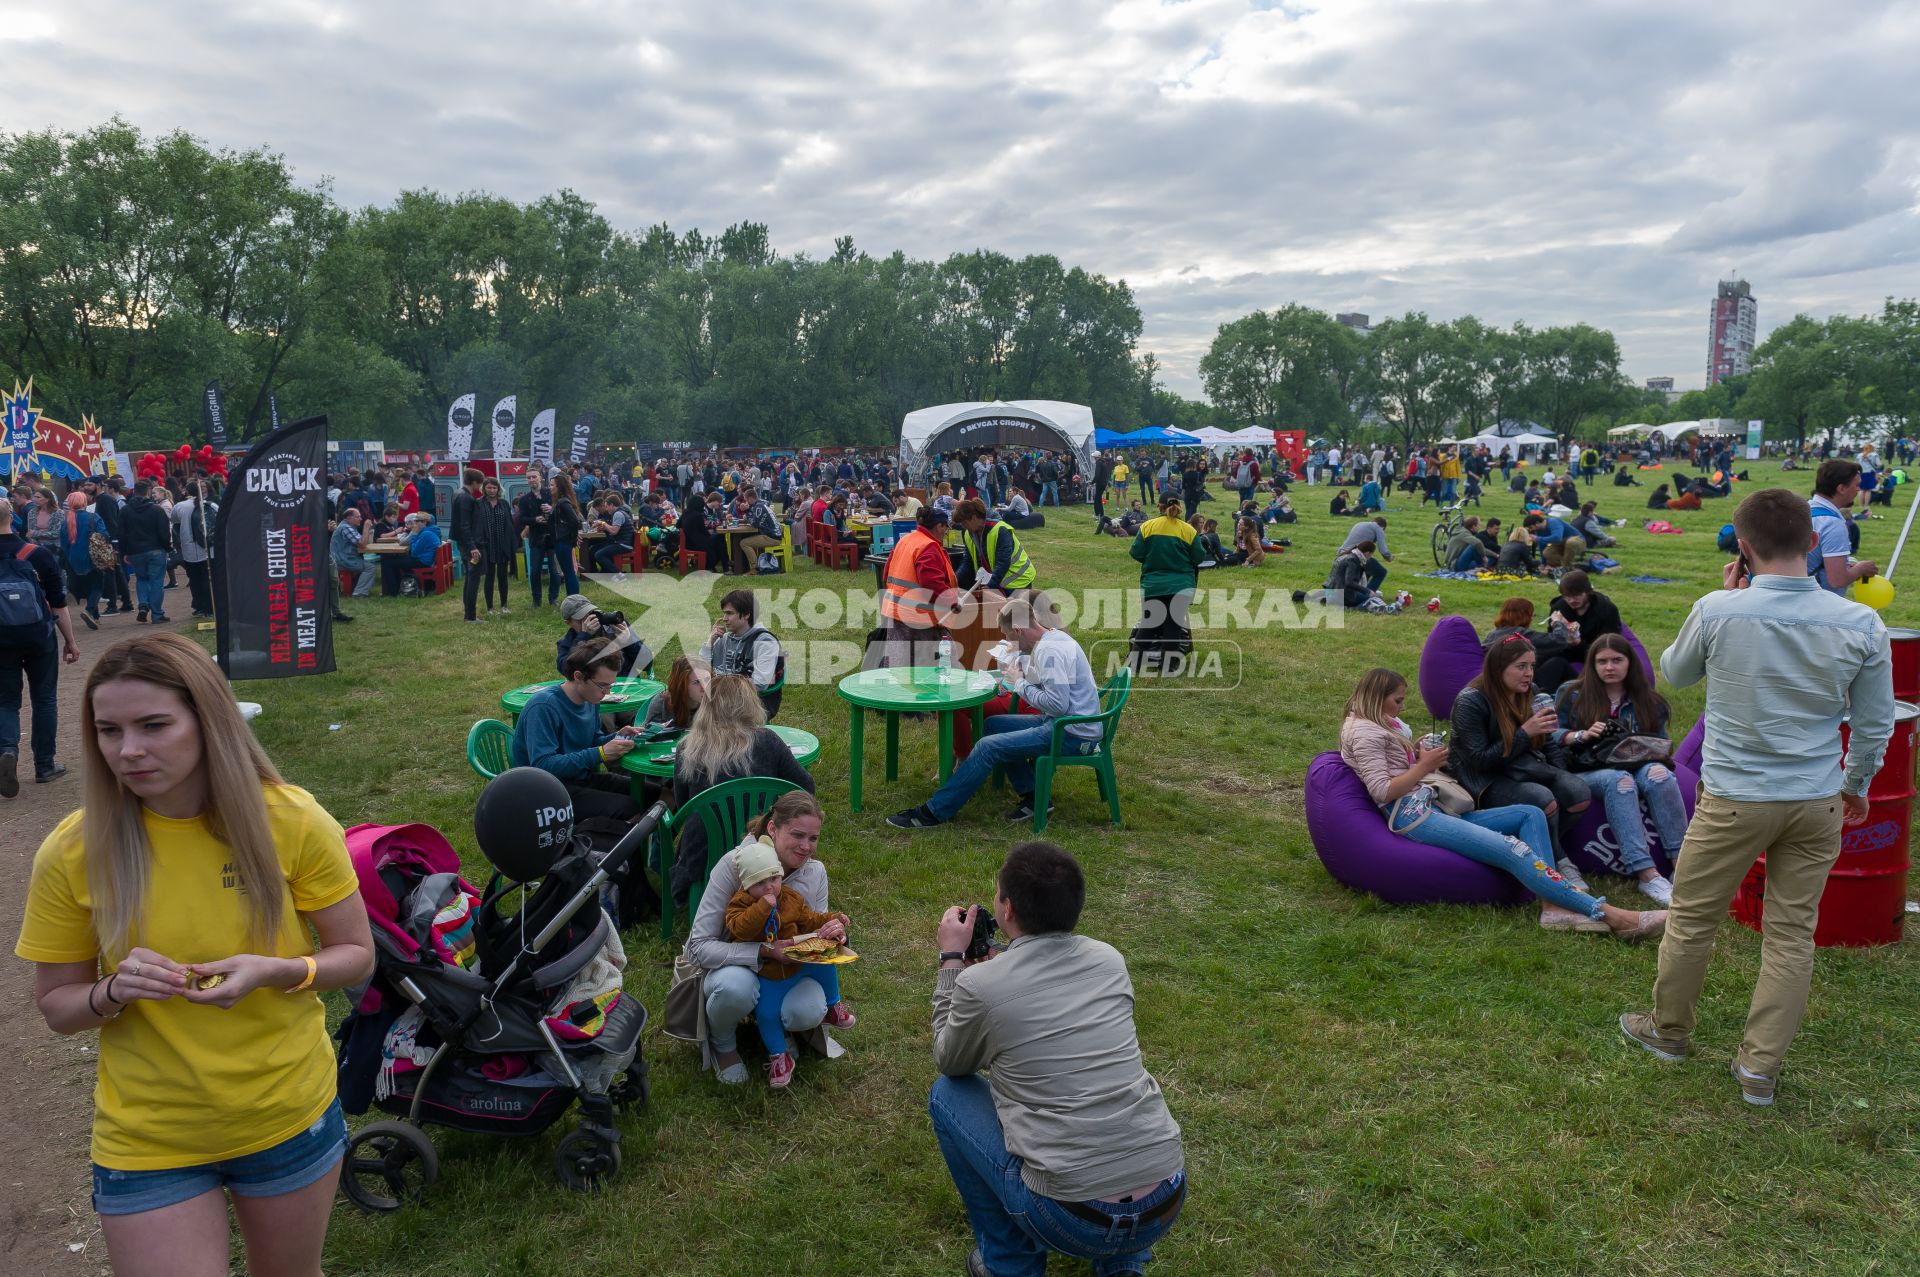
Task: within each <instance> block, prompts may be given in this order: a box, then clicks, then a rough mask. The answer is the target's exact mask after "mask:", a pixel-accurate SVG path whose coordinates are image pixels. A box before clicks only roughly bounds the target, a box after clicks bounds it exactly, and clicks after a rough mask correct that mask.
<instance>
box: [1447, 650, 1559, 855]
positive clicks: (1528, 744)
mask: <svg viewBox="0 0 1920 1277" xmlns="http://www.w3.org/2000/svg"><path fill="white" fill-rule="evenodd" d="M1534 662H1535V657H1534V651H1533V644H1532V642H1530V641H1529V640H1528V637H1527V635H1526V633H1525V632H1524V631H1516V632H1514V633H1511V634H1508V635H1507V636H1506V637H1505V638H1503V639H1501V640H1500V641H1499V642H1497V643H1495V644H1494V645H1493V646H1492V647H1489V648H1488V649H1487V655H1486V658H1485V660H1484V661H1483V662H1482V663H1481V666H1480V677H1478V678H1476V679H1474V680H1473V682H1471V683H1468V684H1467V685H1466V686H1465V687H1464V688H1462V689H1461V691H1460V695H1458V696H1456V697H1454V700H1453V746H1454V752H1453V756H1452V758H1451V759H1450V760H1449V763H1448V769H1449V770H1450V771H1452V773H1453V774H1454V777H1455V778H1456V779H1458V780H1459V782H1460V783H1461V784H1462V785H1464V786H1466V790H1467V792H1468V793H1469V794H1472V795H1473V800H1474V804H1475V805H1476V806H1479V807H1504V806H1506V805H1507V804H1509V803H1525V804H1527V805H1529V806H1533V807H1538V808H1539V809H1540V810H1541V811H1543V812H1545V813H1546V815H1547V817H1548V822H1549V823H1548V832H1549V834H1550V835H1551V836H1552V847H1553V861H1554V864H1555V866H1556V867H1557V868H1558V869H1559V870H1560V874H1561V876H1562V877H1565V878H1572V879H1575V880H1576V881H1577V880H1579V878H1580V871H1579V870H1578V869H1575V868H1574V867H1573V864H1572V862H1570V861H1569V860H1568V859H1567V856H1566V852H1565V851H1564V850H1562V848H1561V838H1562V836H1563V835H1565V834H1566V833H1568V832H1569V831H1571V830H1572V829H1573V827H1574V825H1575V824H1577V823H1578V821H1577V820H1576V817H1577V816H1578V815H1579V813H1581V812H1583V811H1585V810H1586V809H1587V808H1588V807H1589V806H1591V805H1592V803H1593V800H1592V799H1591V798H1590V797H1588V796H1587V784H1586V782H1585V781H1583V780H1581V779H1580V778H1579V777H1578V776H1575V775H1574V774H1573V773H1572V772H1569V771H1568V770H1566V766H1565V763H1566V755H1565V753H1564V752H1563V750H1562V749H1561V746H1560V743H1559V740H1560V737H1561V735H1562V732H1561V729H1560V716H1559V715H1557V714H1555V713H1554V712H1553V698H1552V697H1551V696H1545V695H1542V696H1540V697H1538V698H1537V699H1536V698H1535V696H1534V692H1533V671H1534Z"/></svg>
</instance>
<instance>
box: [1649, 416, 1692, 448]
mask: <svg viewBox="0 0 1920 1277" xmlns="http://www.w3.org/2000/svg"><path fill="white" fill-rule="evenodd" d="M1699 428H1700V423H1699V422H1697V421H1669V422H1668V423H1667V424H1666V425H1664V426H1655V427H1654V428H1653V433H1655V434H1657V435H1659V436H1660V437H1661V438H1662V439H1665V440H1666V441H1667V442H1668V443H1672V442H1673V441H1674V440H1675V439H1678V438H1679V437H1680V436H1681V435H1684V434H1688V433H1690V432H1692V431H1695V430H1698V429H1699Z"/></svg>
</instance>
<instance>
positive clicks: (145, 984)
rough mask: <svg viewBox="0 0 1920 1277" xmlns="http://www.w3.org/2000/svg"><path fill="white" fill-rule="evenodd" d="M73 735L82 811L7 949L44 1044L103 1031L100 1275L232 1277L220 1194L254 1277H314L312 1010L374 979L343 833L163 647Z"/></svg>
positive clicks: (323, 1101)
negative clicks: (107, 1268) (21, 973)
mask: <svg viewBox="0 0 1920 1277" xmlns="http://www.w3.org/2000/svg"><path fill="white" fill-rule="evenodd" d="M80 717H81V739H82V748H83V751H84V756H85V782H86V788H85V797H86V804H85V806H84V807H82V808H81V809H80V810H79V811H77V812H75V813H74V814H73V815H71V816H69V817H67V819H65V820H64V821H62V822H61V823H60V824H59V826H58V827H57V828H55V829H54V831H53V832H52V833H51V834H50V835H48V837H47V840H46V841H45V842H44V843H42V844H41V847H40V851H39V853H38V854H37V855H36V856H35V857H34V862H33V881H32V885H31V887H30V889H29V892H28V896H27V913H26V921H25V923H24V924H23V925H22V927H21V930H20V940H19V943H18V945H17V946H16V947H15V952H16V953H18V954H19V955H20V956H21V957H23V958H27V959H29V960H30V961H32V962H34V963H35V964H36V965H37V970H36V973H35V979H34V998H35V1001H36V1003H37V1004H38V1006H39V1008H40V1013H41V1015H43V1016H44V1017H46V1021H47V1024H48V1025H49V1026H50V1027H51V1028H52V1029H53V1030H54V1031H55V1032H56V1033H80V1032H83V1031H85V1030H87V1029H99V1030H100V1063H99V1075H98V1079H97V1081H96V1083H95V1086H94V1095H93V1102H94V1119H93V1154H92V1155H93V1203H94V1209H95V1210H96V1211H98V1212H99V1214H100V1221H101V1228H102V1231H103V1232H104V1233H105V1235H106V1239H107V1249H108V1252H109V1256H110V1258H111V1259H112V1262H113V1270H114V1272H115V1273H117V1274H119V1277H149V1275H152V1274H162V1273H164V1274H166V1275H167V1277H201V1275H202V1274H204V1275H205V1277H225V1274H226V1272H227V1253H228V1245H229V1239H228V1226H227V1204H228V1197H229V1195H231V1197H232V1203H233V1212H234V1215H235V1217H236V1218H237V1219H238V1220H239V1224H240V1232H241V1235H242V1236H243V1238H244V1239H245V1242H246V1252H247V1268H248V1271H249V1272H251V1273H253V1274H255V1277H268V1275H269V1274H270V1275H272V1277H317V1274H318V1273H319V1272H320V1252H321V1246H322V1243H323V1242H324V1241H325V1240H326V1232H327V1219H328V1216H329V1214H330V1213H331V1211H332V1207H333V1196H334V1190H335V1186H336V1184H337V1182H338V1180H339V1169H340V1160H341V1156H342V1154H343V1153H344V1151H345V1147H346V1125H345V1122H344V1120H343V1118H342V1117H341V1113H340V1105H339V1102H338V1100H337V1099H336V1098H335V1094H334V1062H333V1053H332V1051H331V1050H330V1049H329V1043H328V1040H327V1030H326V1017H325V1012H324V1010H323V1008H322V1006H321V1002H320V998H319V996H318V995H319V993H320V991H321V990H323V989H338V988H343V987H345V986H348V985H352V984H356V983H359V982H360V981H362V980H364V979H365V978H366V977H367V975H368V974H369V972H370V971H371V970H372V968H373V940H372V937H371V936H370V935H369V934H368V928H367V915H366V909H365V908H364V906H363V905H362V904H361V901H360V892H359V887H358V881H357V879H356V878H355V876H354V871H353V866H352V864H351V862H350V861H349V860H348V858H347V850H346V842H345V839H344V837H343V836H342V834H341V830H340V826H339V824H338V823H337V822H335V821H334V819H333V818H332V817H331V816H329V815H328V814H327V813H326V812H325V811H323V810H322V809H321V808H320V806H319V805H318V804H317V803H315V802H314V800H313V798H312V797H311V796H310V795H309V794H307V793H306V791H304V790H301V789H297V788H295V787H293V786H291V785H289V784H287V783H286V782H285V781H283V780H281V779H280V774H279V773H278V772H277V771H275V770H274V766H273V763H272V762H271V761H270V760H269V759H268V758H267V756H266V753H265V752H264V751H263V750H262V749H261V748H260V746H259V744H258V743H257V742H256V741H255V740H254V738H253V733H252V732H251V731H249V730H248V729H247V726H246V724H245V723H244V722H243V721H242V720H241V718H240V713H239V710H238V708H237V707H236V706H235V704H234V700H233V693H232V692H231V691H230V690H229V689H228V687H227V684H226V681H225V680H224V679H223V678H222V677H221V675H220V672H219V670H218V668H217V667H216V666H215V665H214V663H213V662H212V661H211V660H209V659H208V658H207V654H206V653H205V652H204V651H202V650H201V649H200V648H198V647H196V646H195V645H194V644H192V643H189V642H188V641H187V640H185V639H183V638H181V637H179V636H178V635H174V634H167V633H157V634H146V635H142V636H141V637H139V638H136V639H129V640H127V641H126V642H124V643H120V644H118V645H117V646H115V647H113V648H111V649H110V650H108V651H107V653H106V654H105V655H104V656H102V657H101V658H100V661H99V663H98V664H96V665H95V666H94V667H93V671H92V673H91V674H89V675H88V677H87V684H86V689H85V693H84V697H83V699H82V701H81V712H80ZM316 934H317V936H318V945H317V946H316V944H315V941H314V936H315V935H316Z"/></svg>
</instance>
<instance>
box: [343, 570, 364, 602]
mask: <svg viewBox="0 0 1920 1277" xmlns="http://www.w3.org/2000/svg"><path fill="white" fill-rule="evenodd" d="M359 579H360V574H359V573H357V572H355V571H353V570H352V569H350V568H341V569H340V597H341V598H343V599H344V598H346V597H348V596H349V595H351V594H352V593H353V587H354V586H355V585H356V584H358V583H359Z"/></svg>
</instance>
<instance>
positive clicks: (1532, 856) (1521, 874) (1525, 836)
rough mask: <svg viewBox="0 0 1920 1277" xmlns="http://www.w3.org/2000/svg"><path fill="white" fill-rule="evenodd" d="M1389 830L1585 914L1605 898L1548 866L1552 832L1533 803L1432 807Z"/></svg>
mask: <svg viewBox="0 0 1920 1277" xmlns="http://www.w3.org/2000/svg"><path fill="white" fill-rule="evenodd" d="M1394 832H1395V833H1397V834H1399V835H1400V836H1401V837H1402V838H1409V839H1412V840H1413V841H1414V842H1417V843H1424V844H1425V845H1427V846H1429V847H1442V848H1445V849H1446V850H1447V851H1453V852H1458V853H1459V854H1460V855H1462V856H1465V857H1466V858H1467V859H1469V860H1477V861H1479V862H1480V863H1481V864H1483V865H1488V866H1491V867H1492V868H1494V869H1498V870H1500V871H1501V872H1503V873H1510V874H1512V875H1513V876H1514V877H1515V878H1518V879H1519V880H1520V883H1521V885H1522V886H1524V887H1526V889H1527V890H1528V891H1531V892H1532V893H1533V894H1534V895H1536V896H1538V897H1540V898H1541V899H1542V900H1544V901H1546V902H1547V903H1548V904H1550V905H1558V906H1559V907H1560V908H1562V909H1568V910H1571V911H1572V912H1574V913H1577V914H1580V915H1582V916H1584V917H1588V918H1598V917H1599V916H1600V906H1601V905H1602V904H1604V903H1606V899H1605V897H1603V896H1590V895H1588V894H1587V893H1586V892H1584V891H1582V890H1580V888H1578V887H1576V886H1574V885H1573V884H1572V883H1569V882H1568V881H1567V880H1566V879H1565V878H1562V877H1561V876H1560V874H1559V871H1558V870H1556V869H1555V868H1554V867H1553V838H1552V835H1551V833H1550V832H1549V831H1548V829H1547V817H1546V813H1544V812H1542V811H1541V810H1540V809H1539V808H1538V807H1526V806H1520V805H1515V806H1512V807H1487V808H1483V809H1481V810H1479V811H1470V812H1468V813H1467V814H1466V815H1464V816H1449V815H1448V814H1447V813H1446V812H1444V811H1441V810H1440V809H1439V808H1438V807H1435V808H1433V809H1432V810H1431V811H1429V812H1428V813H1427V818H1426V819H1425V820H1423V821H1421V822H1420V823H1419V824H1417V825H1415V826H1414V827H1413V828H1411V829H1396V830H1394ZM1509 838H1517V839H1518V840H1519V842H1518V843H1517V844H1516V843H1513V842H1510V841H1508V839H1509Z"/></svg>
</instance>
